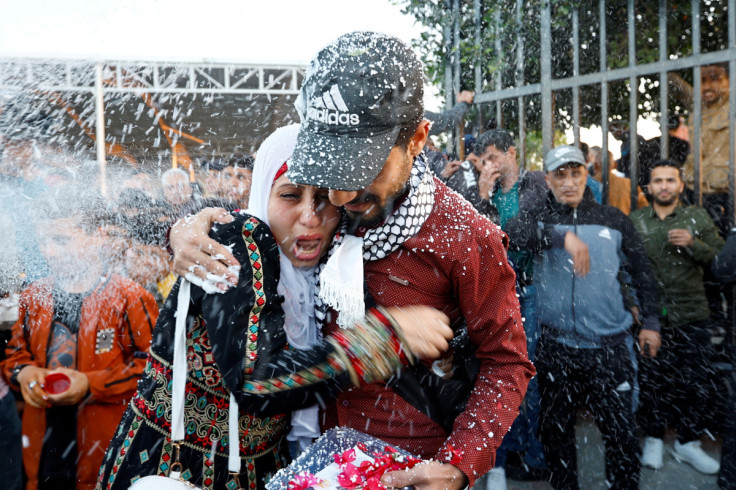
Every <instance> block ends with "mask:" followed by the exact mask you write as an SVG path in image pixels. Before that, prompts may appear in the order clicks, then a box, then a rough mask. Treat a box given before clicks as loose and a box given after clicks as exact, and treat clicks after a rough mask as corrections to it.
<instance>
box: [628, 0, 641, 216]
mask: <svg viewBox="0 0 736 490" xmlns="http://www.w3.org/2000/svg"><path fill="white" fill-rule="evenodd" d="M626 16H627V18H628V24H629V25H628V26H627V27H628V35H629V66H630V67H633V66H636V11H635V10H634V0H628V2H627V5H626ZM637 82H638V78H637V76H636V74H635V73H632V74H631V76H630V77H629V172H630V175H631V196H630V197H631V209H632V210H634V209H636V208H637V203H638V200H637V192H636V187H637V185H638V179H637V178H636V176H637V175H639V158H638V155H639V133H638V132H637V127H636V123H637V120H638V119H639V108H638V104H639V100H638V99H639V97H638V96H639V84H638V83H637Z"/></svg>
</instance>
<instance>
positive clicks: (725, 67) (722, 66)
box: [702, 61, 729, 78]
mask: <svg viewBox="0 0 736 490" xmlns="http://www.w3.org/2000/svg"><path fill="white" fill-rule="evenodd" d="M728 65H729V63H728V61H724V62H723V63H711V64H710V65H703V67H702V68H705V67H706V66H717V67H719V68H723V71H724V73H725V74H726V78H728Z"/></svg>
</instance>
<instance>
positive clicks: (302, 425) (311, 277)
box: [246, 124, 320, 448]
mask: <svg viewBox="0 0 736 490" xmlns="http://www.w3.org/2000/svg"><path fill="white" fill-rule="evenodd" d="M298 133H299V125H298V124H292V125H289V126H284V127H282V128H279V129H277V130H276V131H274V132H273V134H271V135H270V136H269V137H268V138H266V140H265V141H264V142H263V144H262V145H261V147H260V148H259V149H258V153H257V154H256V161H255V163H254V165H253V180H252V183H251V189H250V200H249V206H248V210H247V211H246V212H247V213H248V214H251V215H253V216H255V217H257V218H259V219H260V220H261V221H263V222H265V223H266V224H269V221H268V201H269V199H270V196H271V188H272V187H273V180H274V177H275V176H276V173H277V172H278V171H279V169H280V168H281V167H282V166H283V165H284V163H285V162H286V161H287V160H289V159H290V158H291V154H292V153H293V152H294V147H295V146H296V137H297V134H298ZM280 257H281V258H280V265H281V276H280V278H279V285H278V288H277V291H278V293H279V294H280V295H282V296H283V297H284V303H283V308H284V316H285V319H284V330H285V331H286V338H287V339H288V341H289V344H290V345H291V346H293V347H294V348H295V349H308V348H309V347H311V346H313V345H314V344H316V343H317V341H318V340H319V331H318V328H317V321H316V319H315V304H314V298H315V288H316V273H315V271H316V266H315V267H310V268H300V269H297V268H295V267H294V266H293V265H292V263H291V261H290V260H289V259H288V258H287V257H286V255H285V254H284V253H283V252H282V253H281V254H280ZM291 425H292V429H291V432H290V433H289V435H288V436H287V438H288V439H289V440H291V441H299V442H300V445H302V448H303V447H305V445H308V444H309V443H311V439H312V438H315V437H319V436H320V428H319V411H318V408H317V406H316V405H314V406H311V407H308V408H304V409H302V410H296V411H294V412H293V413H292V416H291Z"/></svg>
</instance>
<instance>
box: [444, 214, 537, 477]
mask: <svg viewBox="0 0 736 490" xmlns="http://www.w3.org/2000/svg"><path fill="white" fill-rule="evenodd" d="M473 214H474V216H475V217H474V218H472V217H471V220H474V221H475V222H474V223H473V222H472V221H471V223H470V229H472V230H473V232H471V233H469V234H467V235H466V240H465V241H464V243H463V244H462V247H456V249H458V256H457V257H455V260H454V261H453V264H454V265H453V270H451V271H450V274H451V276H452V279H451V280H452V282H453V285H454V287H455V297H456V298H457V299H458V303H459V307H460V311H461V312H462V315H463V317H464V318H465V320H466V322H467V324H468V333H469V336H470V340H471V342H472V343H473V345H474V346H475V347H476V351H475V355H476V357H477V358H478V361H479V363H480V370H479V374H478V377H477V378H476V381H475V385H474V387H473V390H472V391H471V394H470V398H469V400H468V402H467V405H466V408H465V411H464V412H462V413H461V414H460V415H459V416H458V417H457V419H456V420H455V424H454V426H453V431H452V433H451V434H450V436H449V437H448V439H447V441H446V442H445V445H444V446H443V448H442V449H441V450H440V452H439V453H438V454H437V459H441V460H444V461H446V460H447V454H448V447H449V446H452V447H453V448H454V449H455V450H459V451H462V453H463V457H462V459H461V461H460V462H459V463H457V464H456V466H457V467H458V468H460V469H461V470H462V471H463V472H464V473H465V474H466V475H467V476H468V479H469V480H470V484H471V485H472V484H473V483H474V481H475V479H476V478H478V477H479V476H481V475H483V474H484V473H486V472H487V471H489V470H490V469H491V468H493V465H494V463H495V450H496V449H497V448H498V446H500V444H501V441H502V440H503V437H504V435H505V434H506V432H508V430H509V428H510V427H511V424H512V423H513V421H514V419H515V418H516V416H517V415H518V413H519V406H520V405H521V402H522V399H523V398H524V394H525V393H526V388H527V385H528V383H529V380H530V379H531V378H532V376H533V375H534V367H533V365H532V364H531V362H529V358H528V356H527V351H526V336H525V334H524V328H523V325H522V322H521V313H520V311H519V302H518V299H517V297H516V275H515V273H514V271H513V269H512V268H511V266H510V265H509V264H508V261H507V258H506V247H507V244H508V241H507V238H506V235H505V234H504V233H503V232H502V231H501V230H500V229H499V228H498V227H497V226H496V225H493V224H492V223H491V222H490V221H488V220H485V219H483V218H481V217H480V216H478V215H477V214H475V213H473Z"/></svg>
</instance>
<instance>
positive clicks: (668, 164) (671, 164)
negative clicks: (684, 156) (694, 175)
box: [649, 159, 685, 182]
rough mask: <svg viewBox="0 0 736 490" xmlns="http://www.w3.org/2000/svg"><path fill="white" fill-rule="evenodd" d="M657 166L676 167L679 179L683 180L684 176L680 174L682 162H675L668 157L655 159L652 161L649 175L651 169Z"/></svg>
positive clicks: (650, 171)
mask: <svg viewBox="0 0 736 490" xmlns="http://www.w3.org/2000/svg"><path fill="white" fill-rule="evenodd" d="M657 167H672V168H676V169H677V173H678V175H679V176H680V180H682V181H683V182H684V181H685V178H684V176H683V174H682V164H680V162H676V161H675V160H670V159H662V160H657V161H656V162H654V163H653V164H652V167H651V169H650V170H649V174H650V175H651V173H652V170H654V169H655V168H657Z"/></svg>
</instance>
